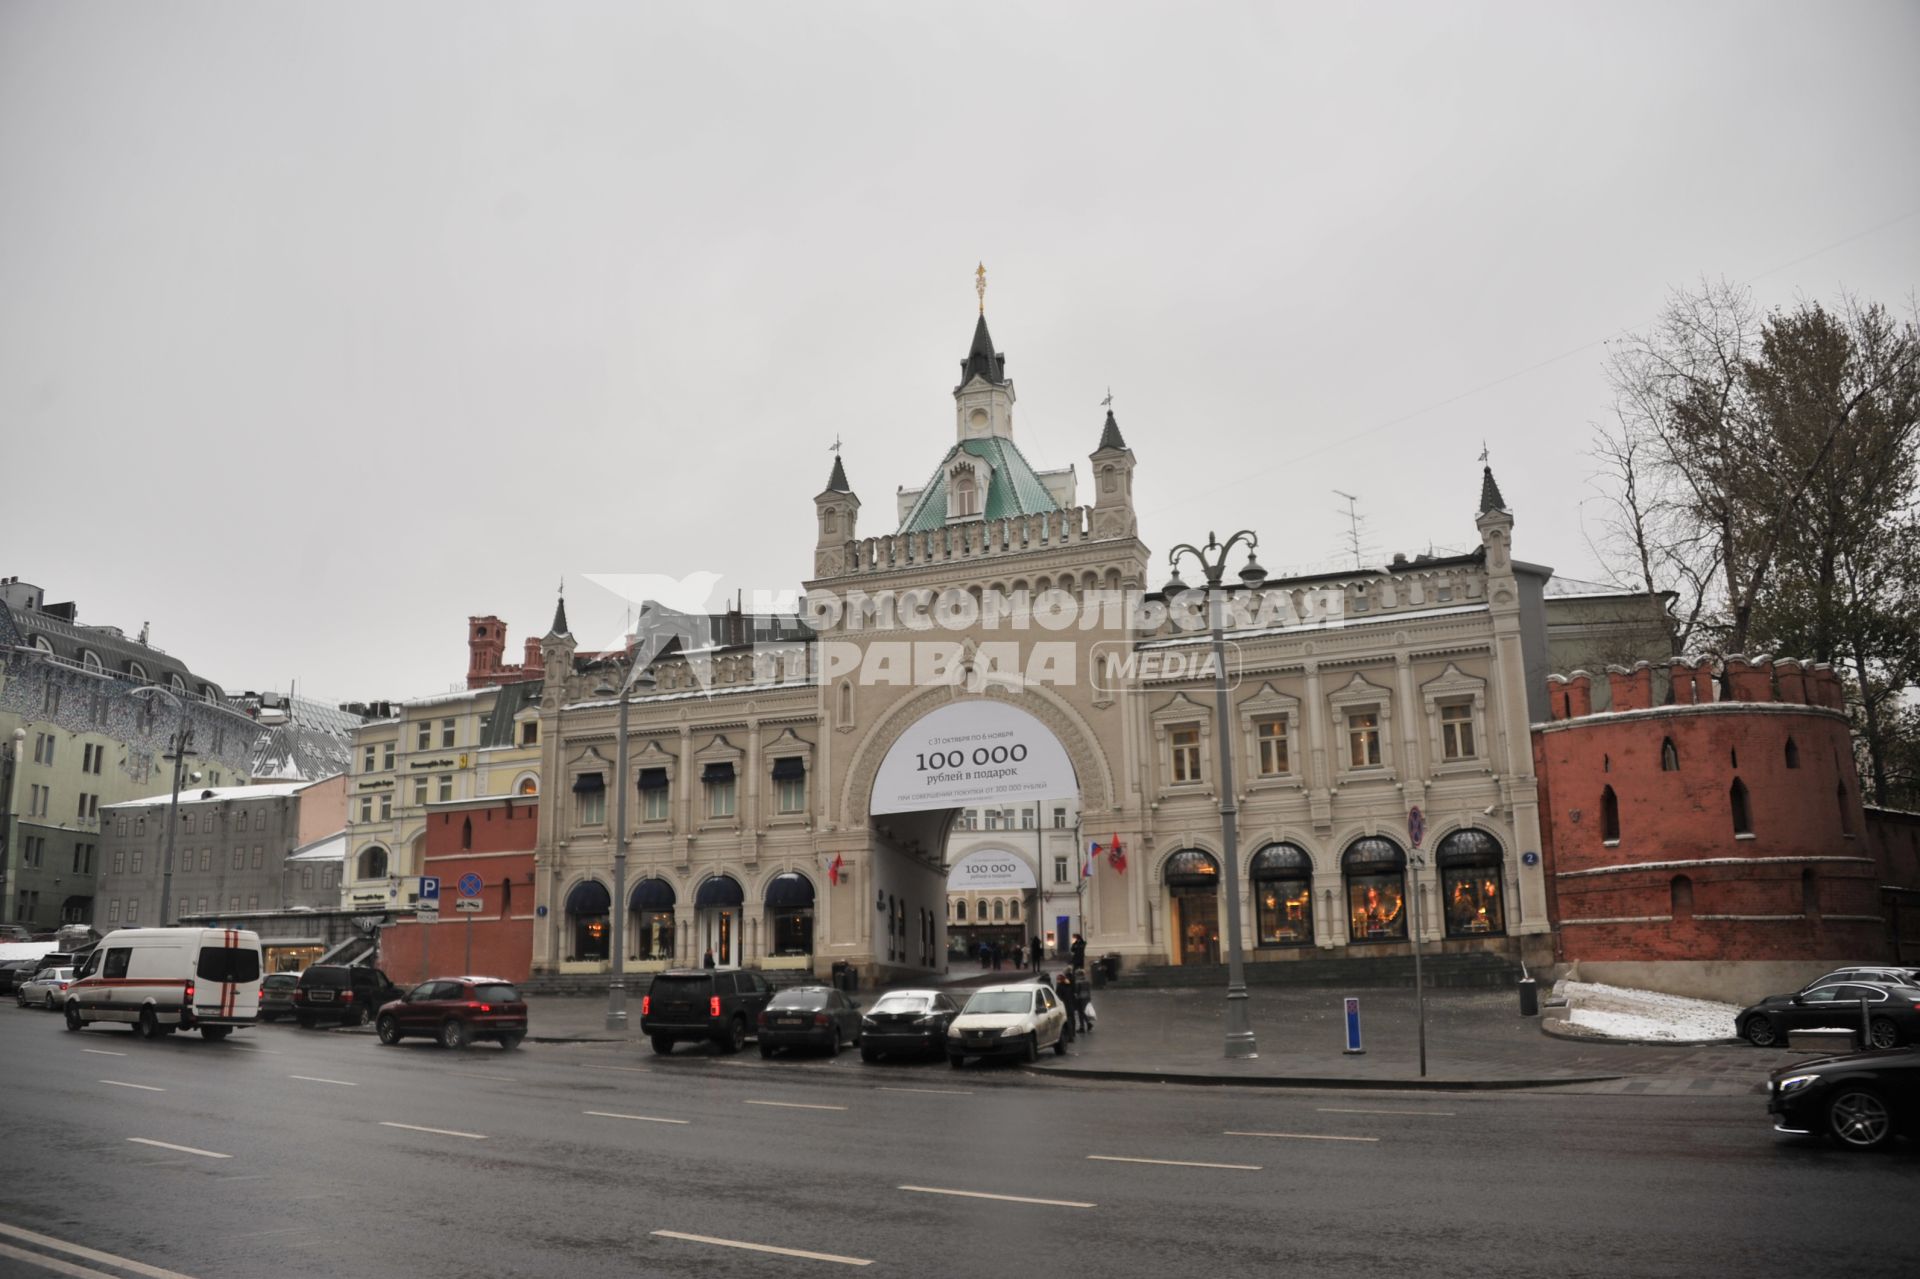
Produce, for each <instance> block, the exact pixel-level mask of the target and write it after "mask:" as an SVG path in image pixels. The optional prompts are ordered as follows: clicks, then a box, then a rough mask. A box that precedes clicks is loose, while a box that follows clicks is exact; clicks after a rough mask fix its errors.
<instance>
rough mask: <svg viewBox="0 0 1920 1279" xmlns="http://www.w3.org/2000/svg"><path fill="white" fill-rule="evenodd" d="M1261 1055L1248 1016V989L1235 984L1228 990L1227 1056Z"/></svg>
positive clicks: (1246, 1056)
mask: <svg viewBox="0 0 1920 1279" xmlns="http://www.w3.org/2000/svg"><path fill="white" fill-rule="evenodd" d="M1259 1055H1260V1049H1259V1045H1258V1044H1256V1043H1255V1042H1254V1038H1253V1026H1252V1023H1251V1022H1250V1021H1249V1020H1248V1018H1247V989H1246V987H1244V986H1235V987H1232V988H1231V989H1229V990H1228V991H1227V1056H1228V1057H1229V1058H1236V1057H1237V1058H1252V1057H1258V1056H1259Z"/></svg>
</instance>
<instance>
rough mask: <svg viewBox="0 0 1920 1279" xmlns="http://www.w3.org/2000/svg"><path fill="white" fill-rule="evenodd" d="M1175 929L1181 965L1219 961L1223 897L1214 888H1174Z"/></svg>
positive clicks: (1176, 953) (1177, 953)
mask: <svg viewBox="0 0 1920 1279" xmlns="http://www.w3.org/2000/svg"><path fill="white" fill-rule="evenodd" d="M1173 927H1174V936H1175V938H1176V939H1177V941H1178V946H1177V948H1176V951H1175V955H1176V957H1177V960H1178V962H1179V963H1182V964H1217V963H1219V962H1220V898H1219V896H1218V894H1217V893H1216V892H1215V891H1214V890H1213V889H1212V888H1201V889H1187V890H1183V889H1175V890H1174V893H1173Z"/></svg>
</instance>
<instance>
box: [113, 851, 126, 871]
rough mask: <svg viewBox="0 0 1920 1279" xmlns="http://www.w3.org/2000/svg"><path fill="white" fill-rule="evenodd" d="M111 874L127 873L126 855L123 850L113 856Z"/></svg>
mask: <svg viewBox="0 0 1920 1279" xmlns="http://www.w3.org/2000/svg"><path fill="white" fill-rule="evenodd" d="M113 873H114V874H116V875H124V874H126V873H127V854H126V851H125V850H124V849H123V850H122V851H120V852H117V853H115V854H114V855H113Z"/></svg>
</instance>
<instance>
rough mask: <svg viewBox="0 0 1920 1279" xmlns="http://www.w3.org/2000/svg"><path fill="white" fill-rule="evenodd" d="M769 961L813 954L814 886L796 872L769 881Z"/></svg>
mask: <svg viewBox="0 0 1920 1279" xmlns="http://www.w3.org/2000/svg"><path fill="white" fill-rule="evenodd" d="M766 901H767V957H768V958H769V959H797V958H801V957H804V956H808V955H811V954H813V883H812V881H811V880H809V879H808V878H807V877H806V876H805V875H800V874H796V873H794V872H792V871H789V872H787V873H786V874H784V875H775V876H774V877H773V878H772V879H770V880H768V881H767V897H766Z"/></svg>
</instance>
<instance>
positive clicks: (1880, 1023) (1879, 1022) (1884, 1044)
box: [1867, 1017, 1900, 1048]
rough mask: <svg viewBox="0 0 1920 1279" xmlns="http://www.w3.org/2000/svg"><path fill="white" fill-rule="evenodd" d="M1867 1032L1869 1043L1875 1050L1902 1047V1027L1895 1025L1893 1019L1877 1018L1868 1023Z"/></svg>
mask: <svg viewBox="0 0 1920 1279" xmlns="http://www.w3.org/2000/svg"><path fill="white" fill-rule="evenodd" d="M1867 1032H1868V1034H1867V1042H1868V1043H1870V1044H1872V1045H1873V1046H1874V1047H1875V1048H1898V1047H1899V1046H1900V1027H1898V1026H1896V1025H1894V1024H1893V1019H1892V1018H1891V1017H1875V1018H1874V1019H1873V1020H1872V1021H1871V1022H1869V1023H1867Z"/></svg>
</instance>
